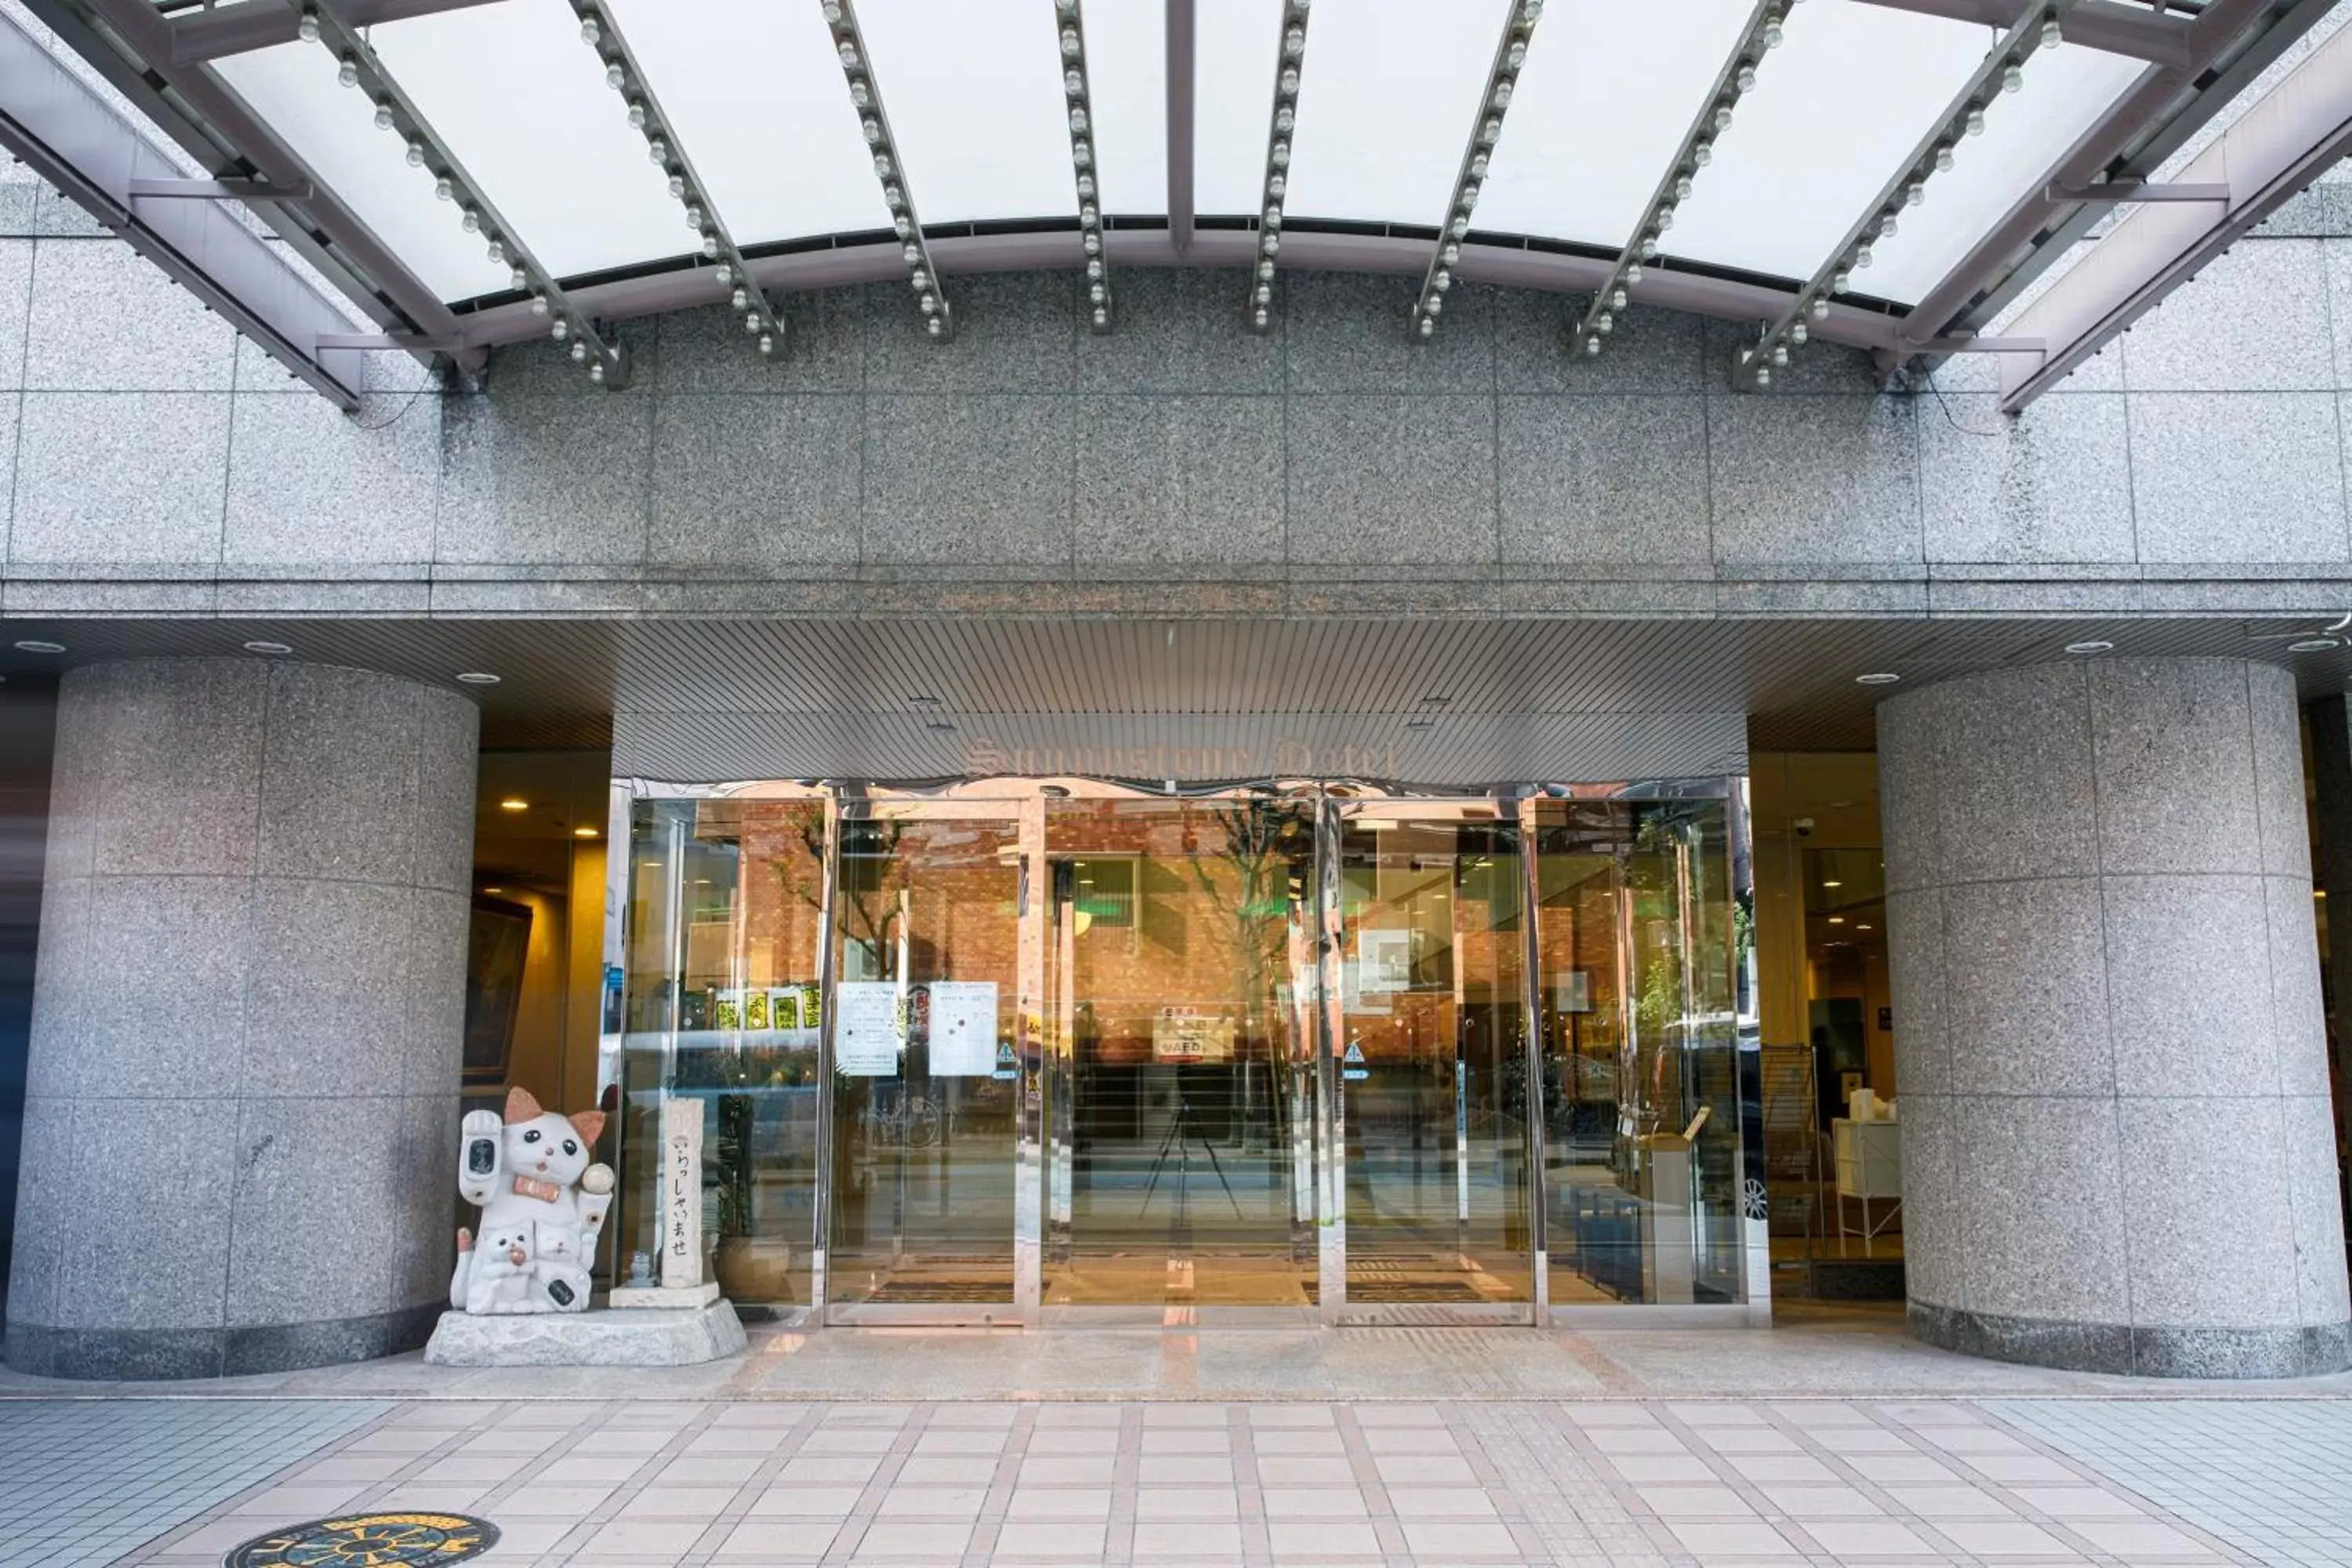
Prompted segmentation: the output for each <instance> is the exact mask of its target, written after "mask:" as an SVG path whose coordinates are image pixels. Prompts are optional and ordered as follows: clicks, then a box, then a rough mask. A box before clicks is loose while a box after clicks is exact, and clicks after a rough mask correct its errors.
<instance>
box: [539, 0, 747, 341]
mask: <svg viewBox="0 0 2352 1568" xmlns="http://www.w3.org/2000/svg"><path fill="white" fill-rule="evenodd" d="M572 6H573V11H574V14H575V15H577V16H579V18H580V37H581V41H582V42H583V43H585V44H586V45H587V46H588V47H590V48H592V49H593V50H595V52H596V63H597V64H599V65H601V66H603V67H604V79H605V81H606V82H607V83H608V84H610V85H611V86H612V87H613V89H614V90H615V91H617V92H618V93H620V95H621V97H622V100H623V101H624V102H625V103H626V104H627V106H628V107H627V110H625V112H626V113H627V115H628V117H629V123H630V124H631V125H633V126H635V128H636V129H637V131H638V132H640V133H642V134H643V135H644V137H645V138H646V146H647V148H648V150H649V151H650V152H651V153H652V154H653V156H654V157H655V158H656V161H657V162H658V163H660V165H661V170H662V174H664V175H665V176H666V177H667V179H668V181H669V192H670V195H671V198H672V199H673V200H675V201H677V202H678V203H679V204H680V205H682V206H683V207H684V208H685V215H686V221H687V225H688V227H690V228H692V229H693V230H694V235H695V241H696V243H697V245H698V247H699V248H700V249H701V251H702V254H703V257H704V258H705V259H707V260H709V261H714V262H716V263H718V265H717V266H716V267H713V268H710V273H711V276H712V279H713V283H712V288H711V295H712V297H713V298H714V299H716V298H719V297H721V296H724V297H725V298H726V300H728V303H729V306H730V308H731V309H732V310H734V312H735V316H736V319H737V320H739V321H741V322H742V323H743V331H744V332H745V333H746V334H747V335H748V336H749V337H750V338H751V341H752V342H754V343H756V344H757V345H758V346H759V350H760V353H761V356H762V357H763V358H766V359H769V360H771V361H772V360H773V359H774V357H775V356H776V355H778V354H781V353H783V352H784V321H783V317H782V315H780V314H779V313H778V312H777V310H776V308H775V305H774V302H773V301H772V300H769V299H768V297H767V296H766V295H765V294H762V293H761V291H760V290H759V289H755V288H753V287H752V285H751V268H749V267H748V266H746V265H745V264H744V260H743V253H742V251H740V249H738V248H736V245H735V236H734V234H733V232H732V231H731V230H730V229H729V228H728V226H727V220H726V219H725V218H723V217H721V216H719V199H718V197H717V196H715V195H712V194H711V190H710V187H709V185H708V184H704V183H703V179H702V175H701V174H699V173H698V172H697V170H696V169H695V166H694V160H693V158H692V157H690V156H689V155H688V153H687V150H686V139H685V138H684V137H683V136H681V135H679V134H678V129H677V121H674V120H672V119H671V118H670V117H669V114H668V112H667V110H664V109H663V108H662V103H661V99H660V98H659V97H658V96H657V95H656V93H655V91H654V86H653V81H652V79H650V78H648V77H647V76H646V71H645V68H644V67H643V66H642V65H640V64H639V63H638V62H637V57H636V53H635V51H634V50H633V49H631V48H630V47H629V40H628V37H627V35H626V34H625V33H623V32H622V31H621V19H620V18H619V17H618V16H614V14H613V7H612V6H611V5H607V4H606V3H605V0H572Z"/></svg>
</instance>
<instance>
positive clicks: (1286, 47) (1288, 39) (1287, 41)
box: [1073, 26, 1307, 60]
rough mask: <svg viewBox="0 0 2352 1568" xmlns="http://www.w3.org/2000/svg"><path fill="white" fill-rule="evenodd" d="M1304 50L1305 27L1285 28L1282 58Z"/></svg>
mask: <svg viewBox="0 0 2352 1568" xmlns="http://www.w3.org/2000/svg"><path fill="white" fill-rule="evenodd" d="M1073 36H1075V35H1073ZM1306 52H1307V29H1306V28H1304V27H1299V26H1292V27H1288V28H1286V29H1285V30H1284V32H1283V35H1282V58H1284V59H1286V60H1295V59H1297V58H1298V57H1299V56H1301V55H1303V54H1305V53H1306Z"/></svg>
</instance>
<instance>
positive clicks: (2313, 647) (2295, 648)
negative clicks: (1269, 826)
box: [16, 637, 2344, 653]
mask: <svg viewBox="0 0 2352 1568" xmlns="http://www.w3.org/2000/svg"><path fill="white" fill-rule="evenodd" d="M16 646H17V647H24V646H25V645H24V644H23V643H18V644H17V645H16ZM2343 646H2344V645H2343V644H2342V643H2340V642H2337V641H2336V639H2335V638H2334V637H2305V638H2304V639H2303V640H2302V641H2301V642H2291V643H2289V644H2287V645H2286V651H2287V652H2289V653H2325V652H2326V651H2327V650H2328V649H2329V648H2332V647H2343Z"/></svg>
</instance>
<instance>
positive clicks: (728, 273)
mask: <svg viewBox="0 0 2352 1568" xmlns="http://www.w3.org/2000/svg"><path fill="white" fill-rule="evenodd" d="M710 280H711V281H712V282H714V283H716V284H718V285H719V287H720V288H721V289H724V288H726V287H727V286H728V285H729V284H730V283H732V282H734V281H735V269H734V268H732V267H730V266H728V265H727V263H725V262H723V261H722V262H720V263H719V265H718V266H716V267H714V268H711V269H710Z"/></svg>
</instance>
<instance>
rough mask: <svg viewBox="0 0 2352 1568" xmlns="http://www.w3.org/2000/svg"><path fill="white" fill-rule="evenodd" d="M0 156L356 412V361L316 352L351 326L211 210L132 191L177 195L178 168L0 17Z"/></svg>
mask: <svg viewBox="0 0 2352 1568" xmlns="http://www.w3.org/2000/svg"><path fill="white" fill-rule="evenodd" d="M0 146H5V147H6V148H7V149H8V151H9V152H11V153H15V154H16V156H17V157H19V158H22V159H23V160H25V162H26V163H28V164H30V165H31V166H32V168H33V169H34V171H35V172H36V173H37V174H39V175H40V176H41V177H42V178H43V179H45V180H47V181H48V182H49V183H50V184H53V185H55V186H56V187H57V188H58V190H60V191H62V192H64V193H65V194H66V195H68V197H70V198H71V199H72V200H73V201H74V202H75V203H76V204H77V205H79V206H80V207H82V208H83V209H84V210H85V211H87V212H88V213H89V215H90V216H92V217H94V218H96V219H97V220H98V221H99V222H100V223H101V224H104V225H105V226H107V227H108V228H109V229H110V230H112V231H113V232H114V233H115V234H116V235H117V236H119V237H121V238H122V239H123V240H125V241H126V242H128V243H129V244H130V246H131V248H132V249H134V250H136V251H138V252H139V254H140V255H142V256H143V257H145V258H147V259H149V260H150V261H152V262H153V263H154V264H155V265H156V266H158V267H160V268H163V271H164V272H165V273H166V274H168V275H169V276H170V277H171V278H172V279H173V280H174V281H175V282H177V283H179V284H181V285H182V286H183V287H184V288H186V289H188V290H189V291H190V292H191V293H193V294H194V295H195V296H196V298H197V299H199V300H203V301H204V302H205V304H206V305H208V306H210V307H211V308H212V309H213V310H216V311H218V312H219V313H220V314H221V315H222V316H224V317H225V318H226V319H227V320H228V321H229V322H230V323H231V324H233V325H234V326H235V327H236V329H237V330H238V331H241V332H243V333H244V334H245V335H246V336H247V337H248V338H251V339H252V340H253V341H254V342H256V343H257V344H258V345H259V346H260V347H261V349H262V350H263V352H265V353H268V355H269V357H270V358H272V359H274V360H276V361H277V362H278V363H279V364H281V365H284V366H285V367H286V368H287V370H289V371H290V372H291V373H292V374H295V375H297V376H299V377H300V378H301V379H302V380H303V381H305V382H308V383H309V384H310V385H311V386H314V387H316V388H317V389H318V390H319V391H320V392H321V393H324V394H325V395H327V396H329V397H331V398H332V399H333V400H334V401H335V402H336V403H338V404H340V405H341V406H342V407H343V408H344V409H345V410H346V411H351V410H355V409H357V408H358V407H359V405H360V393H361V389H362V360H361V357H360V354H359V353H358V352H356V351H353V350H347V349H333V348H328V347H324V346H322V344H321V341H320V340H321V339H322V338H323V337H324V336H326V335H327V334H330V333H347V332H349V331H351V326H352V323H351V318H350V316H349V314H348V313H347V312H346V310H345V309H344V308H343V307H342V305H341V303H339V302H338V301H337V300H333V299H331V298H330V297H329V296H328V295H326V294H324V293H322V292H320V290H319V289H317V288H316V287H314V286H313V285H312V284H311V283H310V280H309V279H305V278H304V277H303V276H302V275H301V274H300V273H299V272H297V271H296V270H295V269H294V268H292V267H290V266H289V265H288V264H287V262H286V260H285V258H283V257H281V256H279V255H278V253H277V252H276V251H275V250H273V249H272V248H271V247H270V246H269V244H268V242H267V241H265V240H263V239H262V238H261V237H259V236H257V235H256V234H255V233H254V232H253V231H252V230H251V229H249V228H247V227H246V226H244V225H243V224H242V223H239V222H238V221H237V219H236V215H235V214H233V213H229V212H226V211H223V210H222V208H221V205H220V203H219V202H218V201H217V200H212V201H178V200H173V199H170V198H169V197H157V196H155V195H150V194H148V193H146V192H142V190H141V189H140V187H141V186H142V185H152V184H157V183H161V182H163V181H167V180H168V181H170V182H172V183H173V184H181V183H184V182H182V181H181V179H180V171H179V168H178V166H177V165H176V164H175V163H173V161H172V159H171V158H170V157H169V156H167V155H166V154H165V153H164V152H163V149H162V148H160V147H158V146H157V145H155V143H154V142H152V141H150V140H149V139H148V136H147V134H146V132H144V131H142V129H141V128H140V127H138V126H136V125H134V124H132V123H131V121H129V120H128V119H126V118H124V117H123V115H121V113H120V112H118V111H117V110H115V109H114V107H113V106H112V105H111V104H110V103H108V102H107V101H106V100H104V99H103V98H101V97H100V96H99V94H98V93H97V92H96V91H94V90H93V89H91V88H90V87H89V86H88V85H87V84H86V83H84V82H83V81H82V79H80V78H79V77H77V76H75V75H74V74H73V73H72V72H71V71H69V70H68V69H66V68H65V67H64V66H62V65H60V64H59V63H58V61H57V60H56V59H54V58H51V57H50V55H49V53H48V51H47V49H46V48H44V47H42V46H41V44H40V43H39V42H38V41H37V40H36V39H35V38H34V37H32V35H30V34H29V33H26V31H25V30H24V29H23V28H22V27H20V26H17V25H16V22H15V21H14V20H13V19H11V18H10V17H8V16H5V15H0Z"/></svg>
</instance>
